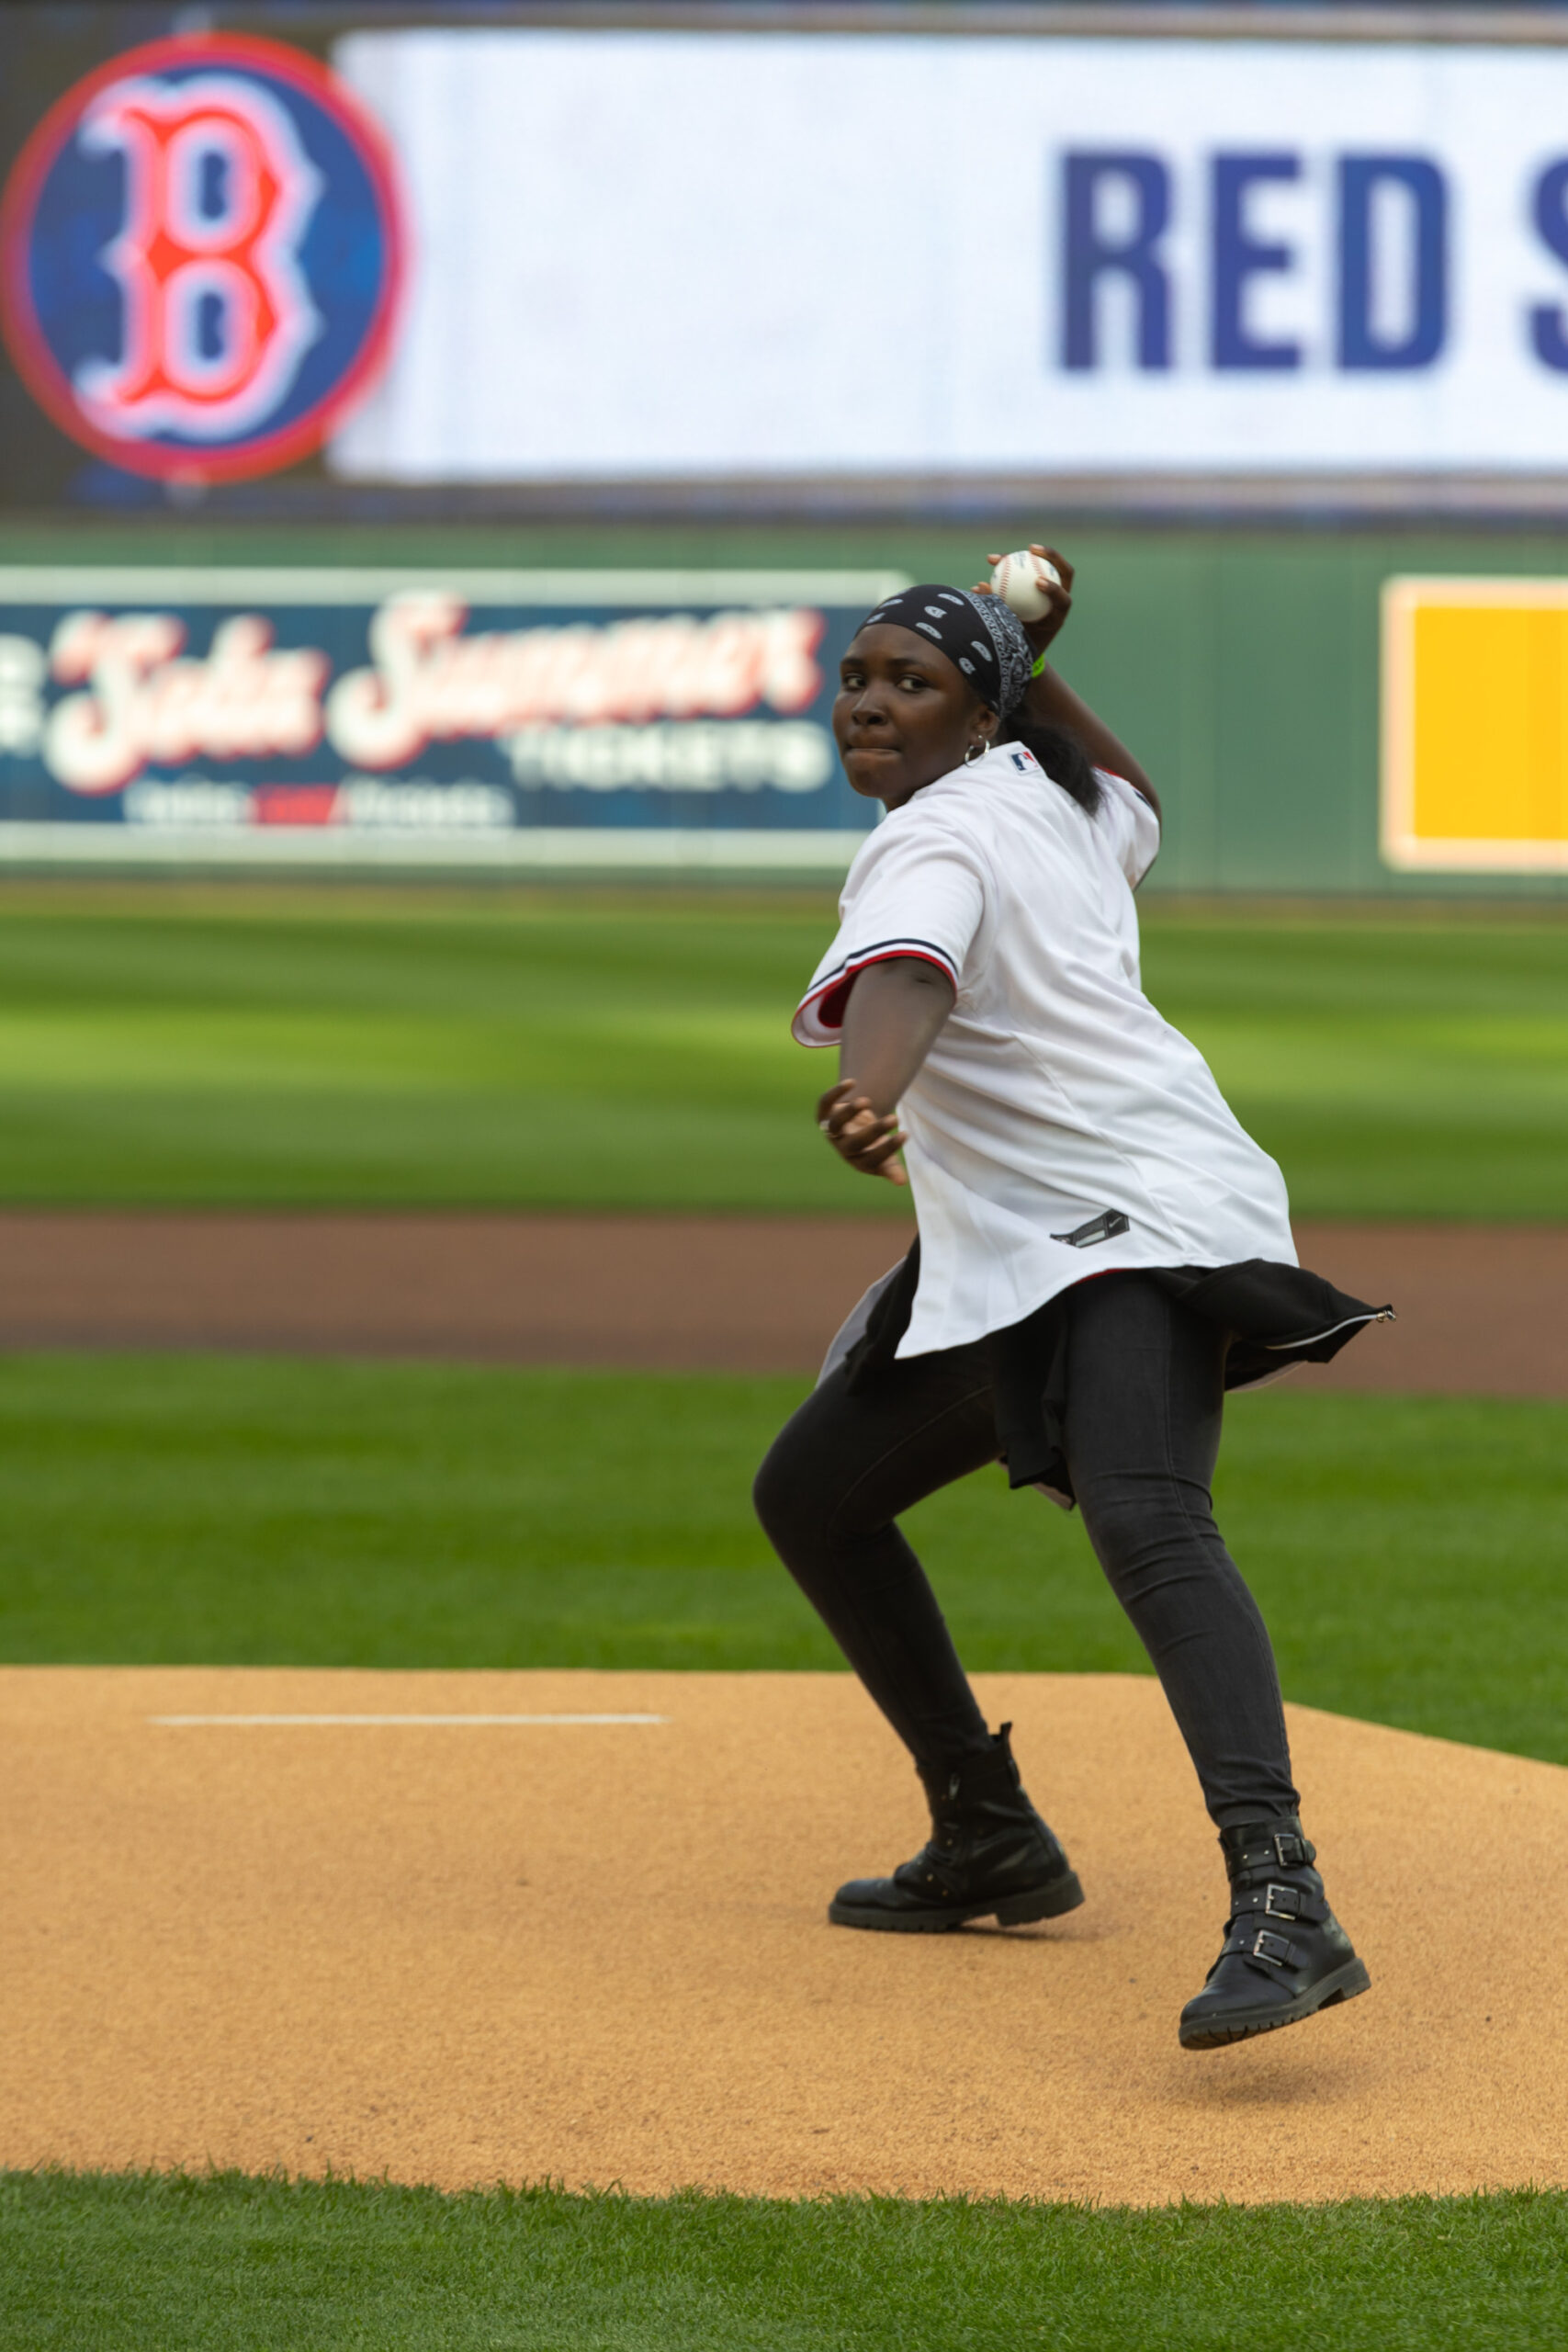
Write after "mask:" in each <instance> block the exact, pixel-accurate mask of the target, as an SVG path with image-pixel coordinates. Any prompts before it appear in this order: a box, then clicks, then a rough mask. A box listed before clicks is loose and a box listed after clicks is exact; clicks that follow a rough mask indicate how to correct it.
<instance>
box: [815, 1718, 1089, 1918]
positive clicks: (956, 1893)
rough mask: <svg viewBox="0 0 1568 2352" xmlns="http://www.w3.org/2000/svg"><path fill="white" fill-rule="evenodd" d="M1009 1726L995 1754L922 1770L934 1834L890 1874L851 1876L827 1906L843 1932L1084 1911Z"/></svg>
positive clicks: (997, 1741)
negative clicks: (1029, 1792)
mask: <svg viewBox="0 0 1568 2352" xmlns="http://www.w3.org/2000/svg"><path fill="white" fill-rule="evenodd" d="M1011 1729H1012V1725H1011V1724H1003V1725H1002V1727H1001V1729H1000V1731H999V1732H998V1733H997V1734H996V1736H995V1737H994V1738H993V1740H992V1742H991V1750H990V1753H989V1755H988V1756H966V1757H964V1758H963V1759H962V1761H961V1762H959V1763H957V1764H946V1765H941V1766H938V1765H927V1764H919V1765H917V1766H916V1768H915V1769H916V1770H917V1771H918V1772H919V1776H920V1779H921V1781H923V1782H924V1784H925V1792H926V1796H927V1799H928V1800H929V1802H930V1804H931V1844H930V1845H929V1846H927V1847H926V1848H925V1849H923V1850H922V1851H921V1852H920V1853H919V1854H917V1855H916V1856H915V1859H914V1860H913V1861H912V1862H903V1863H900V1865H899V1867H898V1868H897V1870H896V1871H894V1873H893V1875H892V1877H891V1878H852V1879H851V1881H850V1883H849V1884H848V1885H847V1886H841V1887H840V1889H839V1892H838V1893H837V1894H835V1895H834V1897H833V1900H832V1902H831V1903H830V1904H829V1905H828V1917H829V1919H830V1920H831V1921H832V1923H833V1925H834V1926H835V1927H837V1928H892V1929H894V1930H895V1931H896V1932H897V1933H898V1934H900V1935H926V1934H930V1933H931V1932H932V1931H934V1930H936V1929H938V1928H961V1927H963V1925H964V1921H965V1920H966V1919H983V1918H985V1917H987V1916H990V1917H995V1918H996V1919H997V1920H998V1923H999V1924H1000V1925H1001V1926H1002V1927H1004V1928H1016V1927H1021V1926H1022V1925H1023V1923H1024V1922H1025V1921H1026V1920H1029V1919H1054V1918H1055V1917H1056V1915H1057V1913H1058V1912H1061V1911H1073V1910H1076V1909H1077V1905H1079V1904H1080V1903H1081V1902H1082V1901H1083V1889H1082V1887H1081V1886H1080V1885H1079V1884H1078V1883H1077V1878H1076V1876H1075V1875H1074V1873H1073V1871H1072V1870H1071V1869H1070V1868H1069V1866H1068V1862H1067V1858H1066V1854H1064V1853H1063V1851H1062V1849H1061V1848H1060V1846H1059V1845H1058V1844H1057V1843H1056V1840H1055V1838H1054V1837H1053V1836H1052V1835H1051V1832H1050V1831H1049V1829H1047V1828H1046V1826H1045V1824H1044V1823H1043V1821H1042V1820H1041V1818H1040V1815H1038V1814H1037V1813H1036V1812H1035V1810H1034V1807H1033V1806H1032V1804H1030V1802H1029V1799H1028V1797H1027V1796H1026V1795H1025V1794H1024V1792H1023V1787H1022V1784H1021V1781H1020V1780H1019V1774H1018V1766H1017V1765H1016V1764H1015V1763H1014V1762H1013V1760H1012V1749H1011V1748H1010V1747H1009V1745H1008V1734H1009V1733H1010V1731H1011Z"/></svg>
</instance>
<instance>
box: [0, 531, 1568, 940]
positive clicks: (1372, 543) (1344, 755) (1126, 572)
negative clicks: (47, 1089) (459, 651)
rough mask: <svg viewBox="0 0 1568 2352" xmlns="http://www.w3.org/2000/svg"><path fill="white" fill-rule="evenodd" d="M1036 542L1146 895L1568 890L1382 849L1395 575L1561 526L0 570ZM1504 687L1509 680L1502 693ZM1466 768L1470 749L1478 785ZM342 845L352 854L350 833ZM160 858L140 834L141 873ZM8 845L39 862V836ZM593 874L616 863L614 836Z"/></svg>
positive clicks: (874, 550)
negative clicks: (1072, 569)
mask: <svg viewBox="0 0 1568 2352" xmlns="http://www.w3.org/2000/svg"><path fill="white" fill-rule="evenodd" d="M1032 531H1044V532H1046V533H1047V534H1049V535H1050V536H1053V537H1060V538H1061V539H1062V540H1063V541H1064V543H1065V544H1066V548H1067V550H1068V551H1069V552H1070V553H1071V555H1072V556H1073V558H1074V560H1076V562H1077V566H1078V574H1079V578H1078V592H1079V593H1078V608H1077V613H1076V615H1075V616H1074V619H1073V621H1072V624H1071V627H1070V630H1069V632H1068V634H1067V636H1066V638H1064V639H1063V641H1062V649H1061V660H1062V667H1063V669H1064V670H1065V672H1066V673H1067V675H1068V676H1069V677H1070V678H1071V680H1072V682H1073V683H1074V684H1075V685H1077V687H1078V688H1079V689H1080V690H1081V691H1082V692H1084V693H1085V694H1086V695H1088V696H1089V699H1090V700H1091V701H1093V702H1094V703H1095V704H1096V705H1097V706H1099V707H1101V708H1102V709H1103V710H1104V712H1105V713H1106V715H1107V716H1108V717H1109V718H1111V721H1112V723H1113V724H1114V725H1115V726H1116V727H1117V728H1118V729H1120V730H1121V731H1122V734H1123V735H1124V736H1125V738H1126V740H1127V741H1128V742H1129V743H1130V744H1131V745H1132V746H1133V747H1134V749H1135V750H1136V752H1138V753H1139V755H1140V757H1141V758H1143V759H1144V760H1145V763H1146V764H1147V765H1148V767H1149V769H1150V771H1151V773H1152V774H1153V775H1154V776H1155V777H1156V781H1157V782H1158V784H1159V786H1160V788H1161V790H1162V792H1163V794H1164V796H1165V800H1166V809H1167V833H1166V849H1165V853H1164V855H1163V856H1162V858H1161V861H1160V864H1159V866H1158V868H1157V870H1156V877H1154V879H1153V880H1152V881H1151V888H1156V887H1157V888H1159V889H1161V890H1167V891H1168V890H1180V891H1184V892H1194V893H1208V892H1278V893H1296V894H1301V893H1312V894H1314V895H1325V894H1326V895H1334V894H1341V893H1343V894H1369V893H1370V894H1374V895H1387V896H1390V897H1398V896H1409V895H1412V894H1416V895H1433V894H1439V895H1442V896H1445V897H1449V896H1453V895H1456V894H1457V895H1467V894H1470V895H1473V894H1476V893H1483V894H1485V895H1487V896H1491V897H1494V898H1495V897H1498V896H1504V897H1513V896H1521V897H1529V898H1553V897H1558V896H1561V895H1562V893H1563V892H1564V890H1565V889H1568V876H1564V875H1562V874H1561V873H1553V872H1551V871H1537V872H1533V873H1531V872H1506V871H1499V870H1496V867H1495V863H1494V865H1493V866H1492V867H1491V869H1490V870H1489V869H1488V868H1487V867H1486V866H1485V865H1484V864H1482V865H1481V866H1480V869H1479V870H1475V871H1465V870H1463V865H1462V853H1461V864H1460V865H1458V866H1457V867H1455V866H1450V870H1447V871H1440V872H1400V871H1396V870H1394V869H1393V867H1392V866H1391V865H1390V864H1389V862H1388V861H1387V859H1386V858H1385V856H1384V855H1383V854H1382V852H1381V851H1380V828H1379V781H1380V605H1381V601H1382V594H1383V590H1384V586H1385V583H1386V582H1388V581H1390V580H1391V579H1394V578H1399V577H1405V576H1410V575H1416V576H1422V575H1449V576H1451V575H1461V576H1472V577H1483V576H1484V577H1492V578H1495V577H1505V578H1512V577H1523V578H1528V579H1530V580H1532V581H1536V582H1542V581H1544V582H1558V581H1568V537H1562V536H1560V535H1547V534H1545V533H1541V534H1534V533H1530V532H1528V531H1519V530H1494V531H1480V530H1475V529H1471V530H1466V531H1456V530H1450V529H1435V528H1429V529H1417V528H1405V529H1400V530H1393V529H1390V530H1387V531H1371V530H1367V529H1362V528H1333V527H1329V526H1324V527H1322V528H1313V529H1307V528H1292V529H1280V528H1276V529H1271V530H1270V529H1262V528H1257V529H1254V528H1247V527H1235V526H1229V527H1225V528H1223V529H1220V528H1216V529H1213V530H1198V529H1190V528H1187V527H1179V526H1173V527H1169V528H1161V529H1148V528H1144V529H1139V528H1134V527H1130V526H1115V527H1109V526H1100V527H1094V526H1086V527H1083V528H1070V529H1069V528H1067V527H1066V526H1062V527H1060V529H1059V531H1055V532H1054V531H1053V530H1052V526H1051V521H1050V518H1049V517H1028V518H1025V517H1022V516H1021V517H1019V518H1018V519H1017V520H1016V523H1015V524H1013V525H1012V526H1009V527H1008V528H1004V529H1001V530H998V528H997V527H996V526H993V525H980V526H976V527H975V528H973V529H969V528H959V527H951V526H940V527H920V528H908V529H898V528H897V527H893V526H884V525H868V526H833V527H823V528H818V529H814V528H811V527H809V526H799V525H793V524H792V525H790V526H787V527H785V526H776V527H770V526H745V527H739V526H728V527H727V526H658V527H653V526H621V527H615V528H608V527H604V526H600V527H592V526H590V527H588V528H585V529H579V528H571V529H569V528H567V527H564V526H526V527H525V526H505V527H493V528H490V529H485V530H479V529H475V528H460V529H459V528H452V527H442V528H424V527H418V526H388V527H385V528H381V529H377V528H374V527H370V526H351V527H334V528H331V529H318V528H300V527H289V528H288V529H287V530H284V529H269V528H265V527H259V526H258V527H257V528H254V529H247V528H243V527H241V526H233V525H227V524H226V525H225V526H222V527H221V528H206V527H203V526H201V525H200V524H199V523H198V522H197V521H196V520H194V519H191V520H186V521H181V522H178V523H175V522H163V521H160V522H159V523H157V524H139V525H138V526H136V527H135V528H134V529H132V528H130V527H128V526H106V525H102V524H92V525H86V524H84V525H82V526H76V527H71V528H62V527H60V526H55V525H50V526H42V525H39V526H28V525H27V524H24V523H12V524H8V525H6V526H4V527H0V564H28V563H31V564H42V563H51V564H66V563H71V564H88V563H98V564H111V563H113V564H126V563H135V564H142V563H144V564H154V563H156V564H181V565H191V564H197V565H200V564H203V563H223V564H243V565H248V566H259V565H267V564H301V563H304V564H320V565H322V566H327V565H337V566H342V565H344V564H355V563H359V564H371V563H373V564H375V565H376V566H378V567H379V568H381V569H383V570H385V569H387V568H389V567H391V568H396V567H398V566H400V565H405V564H406V565H407V566H409V567H410V568H411V569H412V568H416V567H417V568H420V569H423V570H424V571H431V570H432V569H434V570H439V569H440V568H441V567H442V566H444V565H451V566H454V567H457V566H460V565H461V566H469V567H473V566H498V567H529V566H551V565H561V564H566V563H570V564H572V565H574V566H579V567H581V566H589V567H598V566H604V568H606V569H610V568H615V567H621V568H627V567H641V568H645V569H649V568H657V567H682V568H708V567H713V568H716V569H724V570H736V569H750V568H757V569H764V568H774V567H776V568H802V569H809V568H813V567H817V568H821V567H835V568H840V567H841V568H843V569H845V570H854V571H860V572H863V573H864V572H878V573H886V572H887V571H902V572H904V573H906V574H908V576H909V577H911V578H915V579H919V578H928V579H929V578H940V579H947V580H953V581H956V582H960V583H965V582H968V581H971V580H973V579H974V578H975V577H976V574H977V572H978V571H980V570H981V569H983V565H982V563H981V562H980V560H979V559H980V558H981V557H982V555H983V551H984V549H985V548H986V547H987V545H997V544H1004V545H1005V544H1017V542H1018V540H1019V539H1021V538H1022V537H1026V536H1029V535H1030V534H1031V532H1032ZM1553 593H1555V592H1553ZM1539 683H1540V682H1538V684H1539ZM1558 686H1559V682H1558V681H1557V678H1556V675H1555V673H1553V674H1552V675H1551V677H1549V678H1547V679H1546V681H1545V684H1544V686H1543V687H1542V688H1541V691H1542V692H1544V693H1545V694H1546V696H1547V700H1548V702H1551V697H1552V696H1553V695H1556V694H1557V693H1558ZM1488 690H1489V691H1492V692H1494V693H1495V691H1496V687H1495V682H1494V684H1493V685H1492V687H1491V688H1490V689H1488ZM1444 707H1445V710H1446V711H1447V712H1448V713H1449V714H1450V719H1449V721H1448V722H1446V723H1450V725H1451V724H1452V723H1453V722H1452V716H1451V715H1452V714H1453V713H1454V712H1456V711H1457V712H1458V713H1459V715H1460V717H1459V724H1460V725H1461V726H1465V728H1466V733H1467V736H1468V739H1469V740H1468V750H1469V752H1470V753H1471V754H1472V756H1473V762H1474V773H1475V779H1476V782H1475V789H1476V791H1477V793H1478V794H1484V793H1485V792H1487V791H1488V789H1490V788H1491V787H1490V784H1489V777H1490V776H1492V775H1495V774H1497V773H1499V772H1500V771H1501V769H1502V768H1504V767H1506V764H1507V762H1508V760H1509V758H1510V757H1511V756H1512V744H1511V740H1505V739H1506V735H1507V729H1506V723H1505V722H1506V720H1507V719H1508V718H1509V716H1510V714H1509V712H1508V711H1507V710H1506V709H1497V708H1494V709H1491V710H1488V708H1487V707H1486V699H1485V693H1478V696H1477V702H1476V707H1475V718H1474V726H1473V732H1472V734H1471V733H1470V730H1469V729H1468V726H1467V724H1466V721H1467V716H1468V704H1467V701H1466V697H1465V694H1464V691H1463V688H1462V685H1461V688H1460V689H1459V691H1458V693H1457V695H1456V691H1455V688H1454V685H1453V683H1452V681H1451V680H1450V684H1449V689H1448V693H1447V698H1446V702H1445V706H1444ZM1554 707H1555V706H1554ZM1499 743H1501V745H1502V748H1501V750H1499V748H1498V746H1499ZM1464 764H1465V763H1464V759H1463V758H1462V757H1461V759H1460V762H1459V769H1460V774H1461V781H1462V776H1463V772H1464ZM1552 788H1553V789H1555V788H1556V787H1555V786H1553V787H1552ZM94 830H95V831H97V830H100V829H98V828H95V829H94ZM102 830H105V831H107V829H102ZM116 830H118V829H116ZM335 846H337V847H339V848H340V849H341V850H342V851H343V853H344V855H345V856H346V858H347V861H348V862H349V863H353V862H354V854H353V852H352V851H351V850H349V849H348V847H347V844H337V845H335ZM151 848H152V844H150V843H144V844H143V845H142V848H141V854H140V855H139V856H138V857H137V860H136V862H137V863H138V864H139V865H141V864H145V862H146V860H147V856H148V854H149V851H150V850H151ZM275 848H276V854H277V857H278V860H279V862H288V863H290V864H293V863H295V862H296V857H297V854H298V853H299V851H301V850H304V849H306V848H308V844H307V843H304V842H300V843H298V844H293V845H290V844H288V843H286V842H283V841H282V840H281V839H279V840H278V841H277V842H276V844H275ZM107 849H108V844H107V842H106V844H105V850H106V854H107ZM291 849H292V851H293V852H294V854H291ZM12 855H13V857H14V858H20V859H22V860H24V861H30V862H35V863H36V862H38V851H37V848H36V846H35V848H33V849H32V850H28V849H26V848H23V847H18V848H17V849H15V850H13V852H12ZM431 862H432V863H433V864H434V863H435V862H436V860H435V859H434V858H433V859H432V861H431ZM454 862H457V863H458V864H460V863H461V862H462V861H461V858H460V857H458V858H457V859H456V861H455V860H454V857H453V855H452V854H451V852H450V850H449V849H448V850H446V851H444V852H443V853H442V854H441V855H440V858H439V863H440V864H441V865H443V866H444V867H445V868H446V870H448V871H449V870H451V866H452V865H453V863H454ZM692 862H693V864H694V865H700V867H701V868H702V869H704V870H707V871H713V870H716V868H722V867H723V865H724V864H725V861H724V860H723V858H722V856H719V857H715V856H714V855H712V854H706V853H705V854H703V855H702V856H701V858H697V857H696V856H695V855H694V858H693V861H692ZM341 863H342V859H341V858H340V857H338V856H334V857H333V865H341ZM397 863H398V864H399V865H400V866H401V867H403V868H404V869H405V870H407V868H408V866H409V865H411V864H412V865H416V866H417V865H418V864H419V863H420V859H419V856H418V854H417V851H416V848H415V844H413V843H412V842H402V843H401V844H400V849H399V852H398V856H397ZM541 863H546V861H541ZM547 863H548V864H549V865H551V867H552V869H553V870H558V871H559V870H568V871H570V868H571V865H572V861H571V860H570V858H567V859H565V860H564V862H563V861H562V860H561V859H560V858H559V857H552V859H551V860H549V861H547ZM584 863H585V865H587V863H588V861H586V860H585V861H584ZM592 864H593V865H594V866H596V867H597V869H598V870H600V871H604V870H605V858H604V845H603V844H600V845H599V848H598V850H597V852H596V853H595V855H594V858H593V860H592ZM665 870H667V871H668V870H670V868H669V865H668V861H665ZM773 870H777V869H776V868H775V869H773Z"/></svg>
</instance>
